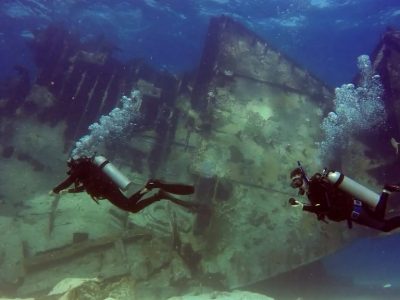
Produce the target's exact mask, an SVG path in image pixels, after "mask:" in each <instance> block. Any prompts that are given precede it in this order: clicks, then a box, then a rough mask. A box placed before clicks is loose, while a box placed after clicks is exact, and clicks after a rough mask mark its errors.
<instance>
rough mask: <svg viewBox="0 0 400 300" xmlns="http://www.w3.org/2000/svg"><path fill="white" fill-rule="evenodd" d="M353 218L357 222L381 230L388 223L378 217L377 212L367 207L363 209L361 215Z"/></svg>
mask: <svg viewBox="0 0 400 300" xmlns="http://www.w3.org/2000/svg"><path fill="white" fill-rule="evenodd" d="M352 220H353V221H354V222H355V223H357V224H360V225H364V226H367V227H370V228H374V229H377V230H381V231H384V228H385V224H386V223H385V221H384V220H381V219H378V218H377V217H376V216H375V212H372V211H370V210H369V209H368V208H366V207H363V208H362V209H361V212H360V215H359V216H358V217H357V218H354V219H352Z"/></svg>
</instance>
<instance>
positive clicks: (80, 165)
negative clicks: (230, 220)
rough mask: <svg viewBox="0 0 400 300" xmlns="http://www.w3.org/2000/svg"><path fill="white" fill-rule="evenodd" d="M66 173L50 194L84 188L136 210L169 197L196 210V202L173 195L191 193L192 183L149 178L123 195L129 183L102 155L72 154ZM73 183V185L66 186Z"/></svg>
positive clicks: (131, 210)
mask: <svg viewBox="0 0 400 300" xmlns="http://www.w3.org/2000/svg"><path fill="white" fill-rule="evenodd" d="M67 165H68V167H69V170H68V172H67V174H68V175H69V176H68V177H67V178H66V179H65V180H64V181H63V182H61V183H60V184H59V185H58V186H56V187H55V188H54V189H53V190H52V191H51V194H55V195H58V194H60V193H64V192H67V193H79V192H84V191H86V192H87V193H88V194H89V195H90V196H91V197H92V199H93V200H94V201H96V202H97V203H98V200H101V199H107V200H108V201H110V202H111V203H112V204H114V205H115V206H117V207H118V208H120V209H123V210H125V211H129V212H132V213H136V212H138V211H140V210H142V209H144V208H145V207H147V206H149V205H150V204H152V203H154V202H157V201H160V200H163V199H165V200H169V201H171V202H173V203H175V204H178V205H180V206H183V207H186V208H188V209H190V210H192V211H193V210H197V209H198V208H199V205H198V204H196V203H191V202H187V201H183V200H180V199H178V198H176V197H174V196H172V195H171V194H170V193H172V194H177V195H190V194H193V193H194V186H192V185H187V184H181V183H167V182H163V181H161V180H149V181H148V182H147V183H146V185H145V186H144V187H143V188H142V189H140V190H139V191H137V192H136V193H134V194H133V195H132V196H130V197H126V196H125V195H124V194H123V192H122V191H126V190H127V189H128V188H129V187H130V186H131V184H132V182H131V181H130V180H129V179H128V178H127V177H126V176H125V175H124V174H122V173H121V172H120V171H119V170H118V169H117V168H116V167H115V166H114V165H113V164H112V163H111V162H110V161H108V160H107V159H106V158H105V157H103V156H99V155H94V156H92V157H86V156H81V157H74V158H70V159H69V160H68V162H67ZM71 185H74V186H73V187H72V188H69V187H70V186H71ZM155 188H157V189H159V190H158V192H157V193H155V194H153V195H152V196H149V197H147V198H145V199H142V197H143V196H144V195H145V194H147V193H148V192H150V191H151V190H153V189H155Z"/></svg>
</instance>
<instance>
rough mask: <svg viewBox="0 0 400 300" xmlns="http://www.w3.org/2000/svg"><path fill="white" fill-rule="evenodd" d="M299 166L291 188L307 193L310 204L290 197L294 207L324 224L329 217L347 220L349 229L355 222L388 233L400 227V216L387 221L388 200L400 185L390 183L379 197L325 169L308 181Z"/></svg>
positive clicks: (346, 178) (341, 175)
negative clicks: (312, 214) (312, 215)
mask: <svg viewBox="0 0 400 300" xmlns="http://www.w3.org/2000/svg"><path fill="white" fill-rule="evenodd" d="M297 163H298V167H297V168H296V169H294V170H293V171H292V172H291V173H290V178H291V187H292V188H297V189H299V194H300V195H304V194H306V195H307V197H308V199H309V201H310V203H309V204H304V203H302V202H300V201H297V200H296V199H294V198H290V199H289V204H290V205H292V206H293V207H296V206H297V207H301V208H302V209H303V210H304V211H308V212H311V213H315V214H316V215H317V218H318V220H320V221H324V222H326V218H328V219H329V220H332V221H335V222H340V221H344V220H346V221H347V224H348V227H349V228H352V222H355V223H357V224H360V225H364V226H367V227H370V228H374V229H377V230H380V231H384V232H389V231H391V230H393V229H396V228H398V227H400V216H396V217H393V218H391V219H385V211H386V204H387V200H388V197H389V195H390V193H392V192H400V185H389V184H386V185H384V187H383V190H382V193H381V194H380V195H378V194H377V193H375V192H373V191H371V190H369V189H367V188H366V187H365V186H363V185H361V184H359V183H357V182H355V181H354V180H352V179H350V178H349V177H347V176H344V175H343V174H342V173H340V172H336V171H327V169H324V170H323V172H322V173H315V174H314V175H313V176H312V177H311V178H308V177H307V175H306V173H305V171H304V169H303V168H302V166H301V164H300V162H297Z"/></svg>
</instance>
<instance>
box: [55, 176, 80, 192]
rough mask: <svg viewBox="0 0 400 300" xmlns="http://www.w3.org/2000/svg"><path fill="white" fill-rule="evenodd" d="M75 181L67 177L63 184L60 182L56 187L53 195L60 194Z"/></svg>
mask: <svg viewBox="0 0 400 300" xmlns="http://www.w3.org/2000/svg"><path fill="white" fill-rule="evenodd" d="M74 181H75V178H74V177H72V176H69V177H68V178H67V179H65V180H64V181H63V182H61V183H60V184H59V185H57V186H56V187H55V188H54V189H53V190H52V191H53V193H55V194H58V193H60V192H61V191H62V190H65V189H66V188H68V187H69V186H70V185H71V184H73V183H74Z"/></svg>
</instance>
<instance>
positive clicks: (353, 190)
mask: <svg viewBox="0 0 400 300" xmlns="http://www.w3.org/2000/svg"><path fill="white" fill-rule="evenodd" d="M326 178H327V179H328V181H329V182H330V183H331V184H332V185H334V186H336V187H337V188H339V189H340V190H342V191H344V192H346V193H348V194H350V195H353V196H354V197H355V198H356V199H357V200H360V201H361V202H363V203H365V204H367V205H368V206H370V207H371V208H375V207H376V205H377V204H378V202H379V198H380V196H379V195H378V194H377V193H375V192H373V191H371V190H370V189H368V188H366V187H365V186H363V185H361V184H359V183H358V182H355V181H354V180H353V179H351V178H349V177H347V176H344V175H343V174H342V173H340V172H337V171H329V172H328V174H326Z"/></svg>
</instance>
